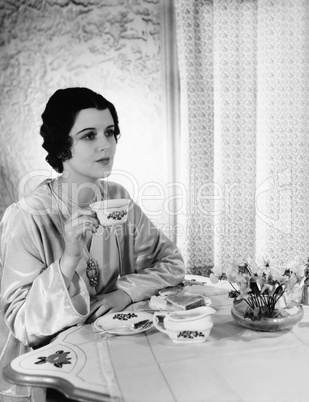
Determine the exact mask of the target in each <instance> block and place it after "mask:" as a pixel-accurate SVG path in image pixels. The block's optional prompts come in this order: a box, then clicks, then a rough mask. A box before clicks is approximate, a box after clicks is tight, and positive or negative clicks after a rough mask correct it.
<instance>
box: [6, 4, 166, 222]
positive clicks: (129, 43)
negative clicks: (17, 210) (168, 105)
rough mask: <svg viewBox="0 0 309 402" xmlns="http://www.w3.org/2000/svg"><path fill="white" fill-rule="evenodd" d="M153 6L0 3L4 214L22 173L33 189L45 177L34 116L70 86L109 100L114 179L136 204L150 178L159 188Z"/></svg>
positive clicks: (156, 21)
mask: <svg viewBox="0 0 309 402" xmlns="http://www.w3.org/2000/svg"><path fill="white" fill-rule="evenodd" d="M159 6H160V5H159V0H157V1H156V0H127V1H125V0H118V1H117V0H115V1H114V0H113V1H111V0H78V1H70V0H41V1H39V0H32V1H29V0H26V1H23V0H15V1H14V2H12V1H10V0H2V1H1V3H0V27H1V28H0V72H1V75H0V94H1V96H0V142H1V150H0V185H1V198H0V215H2V213H3V211H4V209H5V208H6V207H7V206H8V205H9V204H10V203H12V202H13V201H14V200H16V198H17V188H18V185H19V183H20V180H21V179H22V178H23V177H24V176H25V175H26V174H29V172H30V173H31V172H32V173H31V174H32V175H34V176H35V177H34V179H32V180H31V182H30V187H31V188H32V187H33V186H34V185H35V184H36V182H37V181H41V180H42V176H41V177H37V173H36V172H35V171H36V170H38V169H42V170H43V172H42V174H44V175H49V174H50V173H51V168H50V167H49V165H48V164H47V163H46V162H45V161H44V159H45V156H46V153H45V151H44V150H43V149H42V148H41V143H42V141H41V137H40V135H39V127H40V124H41V118H40V115H41V113H42V112H43V110H44V107H45V104H46V102H47V100H48V98H49V97H50V96H51V95H52V94H53V93H54V91H55V90H57V89H58V88H63V87H68V86H88V87H90V88H91V89H93V90H95V91H98V92H100V93H102V94H103V95H104V96H106V97H107V98H108V99H109V100H111V101H112V102H114V103H115V105H116V107H117V110H118V114H119V118H120V128H121V132H122V137H121V139H120V142H119V144H118V155H117V157H116V162H115V166H114V167H115V169H116V170H121V171H124V172H125V173H123V174H117V175H116V176H117V177H116V179H117V180H118V181H120V182H121V181H122V182H123V184H126V185H127V186H128V187H129V188H128V189H129V191H131V192H133V193H134V194H132V195H133V197H134V198H138V196H140V188H141V186H142V185H143V184H145V183H147V182H148V181H154V182H156V183H159V184H160V185H164V181H165V180H166V175H165V165H164V164H163V160H162V156H161V155H162V147H163V146H164V143H165V138H164V134H163V133H164V130H162V127H161V112H162V85H161V74H162V72H161V64H160V16H159ZM120 176H123V177H120ZM132 183H133V184H132ZM131 184H132V185H131ZM28 190H29V188H28ZM28 190H26V191H28ZM147 191H148V193H149V192H151V191H154V190H151V189H148V190H147ZM147 191H146V193H147ZM145 205H146V204H145ZM151 208H152V209H155V210H160V205H159V204H158V202H157V203H156V205H154V206H153V207H151Z"/></svg>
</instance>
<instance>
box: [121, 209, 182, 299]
mask: <svg viewBox="0 0 309 402" xmlns="http://www.w3.org/2000/svg"><path fill="white" fill-rule="evenodd" d="M132 202H133V201H132ZM133 205H134V207H133V208H132V211H131V213H129V216H128V221H129V224H128V225H127V228H128V227H129V225H130V223H131V228H130V227H129V230H127V233H126V234H125V238H124V242H125V245H124V249H125V255H124V264H123V265H124V266H123V272H122V276H121V278H119V279H118V281H117V288H118V289H119V290H122V291H124V292H126V293H127V294H128V295H129V296H130V297H131V299H132V301H133V302H136V301H140V300H144V299H146V298H149V297H151V296H152V295H154V294H156V292H157V291H158V290H159V289H162V288H164V287H167V286H175V285H177V284H179V283H181V282H182V281H183V280H184V276H185V265H184V261H183V258H182V256H181V253H180V251H179V250H178V248H177V247H176V245H175V244H174V243H173V242H172V241H171V240H170V239H168V238H167V236H165V235H164V234H163V233H162V231H160V230H159V229H158V228H157V227H156V226H155V225H154V224H153V222H152V221H151V220H149V219H148V217H147V216H146V215H145V214H144V213H143V212H142V210H141V209H140V207H139V206H138V205H136V204H134V203H133ZM130 219H131V222H130ZM132 220H133V222H134V223H133V225H132Z"/></svg>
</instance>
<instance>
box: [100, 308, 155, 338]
mask: <svg viewBox="0 0 309 402" xmlns="http://www.w3.org/2000/svg"><path fill="white" fill-rule="evenodd" d="M152 318H153V315H152V314H150V313H144V312H137V311H121V312H120V313H110V314H106V315H104V316H102V317H100V318H98V319H97V320H96V321H95V322H94V323H93V325H94V327H95V329H96V330H97V331H101V332H102V331H103V332H104V331H107V332H108V333H109V334H113V335H136V334H140V333H142V332H145V331H148V329H150V328H152V326H153V324H152ZM143 320H149V321H150V322H151V324H149V326H147V327H146V328H141V329H136V330H132V329H128V328H123V326H124V325H126V326H128V327H130V326H131V325H133V324H135V323H137V322H139V321H143Z"/></svg>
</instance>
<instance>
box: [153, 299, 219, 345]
mask: <svg viewBox="0 0 309 402" xmlns="http://www.w3.org/2000/svg"><path fill="white" fill-rule="evenodd" d="M215 312H216V310H215V309H213V308H212V307H205V306H203V307H197V308H194V309H192V310H186V311H173V312H172V313H166V312H159V311H157V312H155V313H154V316H153V324H154V326H155V327H156V328H157V329H158V330H159V331H161V332H164V333H165V334H167V335H168V336H169V337H170V338H171V340H172V341H173V342H175V343H193V342H194V343H195V342H204V341H205V340H206V338H207V337H208V335H209V334H210V330H211V328H212V327H213V319H212V314H214V313H215ZM158 317H164V319H163V325H164V328H163V327H162V326H161V325H160V324H159V319H158Z"/></svg>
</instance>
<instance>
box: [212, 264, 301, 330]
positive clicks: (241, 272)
mask: <svg viewBox="0 0 309 402" xmlns="http://www.w3.org/2000/svg"><path fill="white" fill-rule="evenodd" d="M305 268H306V266H305V264H304V262H303V261H301V259H300V258H299V257H297V258H295V259H294V260H292V261H289V262H288V263H287V264H286V265H285V266H284V267H282V268H281V267H278V266H275V265H274V264H272V262H271V261H270V260H268V259H266V258H260V259H257V260H253V259H249V260H247V261H245V262H244V261H240V260H239V261H236V262H234V263H233V264H231V266H229V267H227V268H226V269H224V270H222V269H220V268H217V267H214V268H213V269H212V273H211V274H210V280H211V281H212V282H213V283H216V282H218V281H219V280H227V281H229V282H230V284H231V286H232V288H233V290H232V291H230V292H229V297H231V298H233V299H234V300H233V306H232V310H231V314H232V317H233V319H234V320H235V321H236V322H237V323H238V324H240V325H241V326H243V327H246V328H250V329H254V330H257V331H281V330H284V329H290V328H292V327H293V326H294V325H295V324H297V323H298V322H299V321H301V319H302V318H303V315H304V312H303V308H302V305H301V304H300V299H301V287H302V285H303V281H304V272H305Z"/></svg>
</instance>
